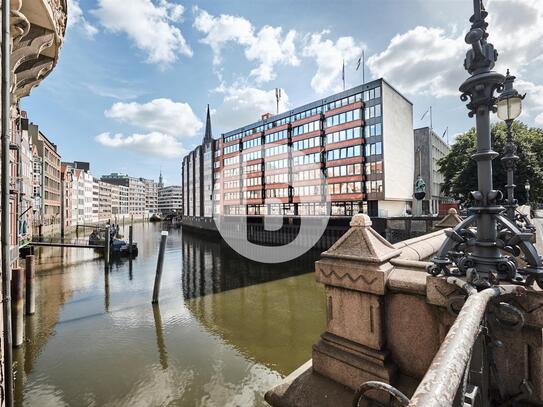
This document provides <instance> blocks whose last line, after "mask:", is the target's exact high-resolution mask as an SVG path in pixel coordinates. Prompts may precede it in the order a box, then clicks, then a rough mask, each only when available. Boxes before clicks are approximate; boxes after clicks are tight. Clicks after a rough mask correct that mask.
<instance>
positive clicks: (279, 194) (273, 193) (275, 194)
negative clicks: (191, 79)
mask: <svg viewBox="0 0 543 407" xmlns="http://www.w3.org/2000/svg"><path fill="white" fill-rule="evenodd" d="M288 196H289V195H288V188H274V189H266V198H285V197H288Z"/></svg>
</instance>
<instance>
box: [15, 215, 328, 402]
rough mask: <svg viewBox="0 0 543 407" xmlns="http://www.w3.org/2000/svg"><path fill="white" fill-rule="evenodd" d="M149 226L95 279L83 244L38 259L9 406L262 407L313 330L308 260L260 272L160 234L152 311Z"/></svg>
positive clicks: (190, 238) (97, 266) (154, 244)
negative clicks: (160, 267)
mask: <svg viewBox="0 0 543 407" xmlns="http://www.w3.org/2000/svg"><path fill="white" fill-rule="evenodd" d="M160 230H161V226H160V225H151V224H139V225H135V226H134V236H135V237H134V239H135V240H136V241H137V242H138V246H139V249H140V251H139V255H138V257H137V258H136V259H135V260H134V261H132V262H129V261H127V260H124V261H117V262H114V263H113V265H112V267H111V269H110V271H109V272H108V273H105V272H104V264H103V260H102V258H101V256H100V254H99V253H96V252H94V251H92V250H89V249H43V250H42V251H40V253H39V254H38V256H39V259H38V262H39V268H38V275H37V282H36V284H37V292H38V296H37V312H36V315H34V316H32V317H27V319H26V343H25V344H24V346H22V347H21V348H20V349H18V350H17V351H16V352H15V355H14V360H15V364H16V367H15V375H16V382H15V385H16V387H15V397H16V405H17V406H40V407H47V406H131V407H132V406H218V407H222V406H261V405H266V404H265V402H264V401H263V395H264V393H265V392H266V391H267V390H268V389H270V388H271V387H273V386H274V385H275V384H277V383H278V382H279V381H280V380H281V378H282V377H284V376H285V375H287V374H289V373H290V372H291V371H293V370H294V369H295V368H297V367H298V366H299V365H301V364H302V363H304V362H305V361H307V360H308V359H309V358H310V357H311V345H312V344H313V343H314V342H316V340H317V339H318V336H319V335H320V333H321V332H322V331H323V330H324V324H325V308H324V294H323V289H322V287H321V286H319V285H317V284H316V283H315V282H314V275H313V273H312V271H313V261H314V260H315V256H306V257H305V258H303V259H299V260H296V261H293V262H290V263H289V264H282V265H274V266H270V265H262V264H259V263H254V262H251V261H248V260H246V259H244V258H242V257H241V256H239V255H237V254H236V253H233V252H232V251H231V250H229V248H228V247H226V246H225V245H224V244H221V243H219V242H217V241H216V240H209V239H208V240H206V239H204V238H201V237H196V236H194V235H190V234H189V233H187V232H185V235H184V236H183V233H182V231H180V230H177V229H172V230H170V235H169V237H168V241H167V249H166V255H165V267H164V274H163V279H162V291H161V301H160V307H153V306H152V305H151V294H152V285H153V281H154V274H155V265H156V257H157V251H158V242H159V239H160V236H159V235H160Z"/></svg>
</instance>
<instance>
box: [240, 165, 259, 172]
mask: <svg viewBox="0 0 543 407" xmlns="http://www.w3.org/2000/svg"><path fill="white" fill-rule="evenodd" d="M260 171H262V164H252V165H246V166H245V167H243V173H244V174H251V173H253V172H260Z"/></svg>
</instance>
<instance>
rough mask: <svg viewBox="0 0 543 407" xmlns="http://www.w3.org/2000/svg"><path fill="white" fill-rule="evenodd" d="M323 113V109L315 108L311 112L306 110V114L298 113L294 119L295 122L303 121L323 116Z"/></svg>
mask: <svg viewBox="0 0 543 407" xmlns="http://www.w3.org/2000/svg"><path fill="white" fill-rule="evenodd" d="M321 112H322V108H321V107H315V108H313V109H310V110H306V111H304V112H300V113H296V114H295V115H294V116H293V119H294V121H296V120H302V119H305V118H306V117H311V116H315V115H317V114H321Z"/></svg>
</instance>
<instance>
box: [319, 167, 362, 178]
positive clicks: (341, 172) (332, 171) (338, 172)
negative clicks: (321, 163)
mask: <svg viewBox="0 0 543 407" xmlns="http://www.w3.org/2000/svg"><path fill="white" fill-rule="evenodd" d="M326 171H327V173H328V177H330V178H333V177H346V176H351V175H361V174H362V165H360V164H348V165H339V166H337V167H330V168H327V169H326Z"/></svg>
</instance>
